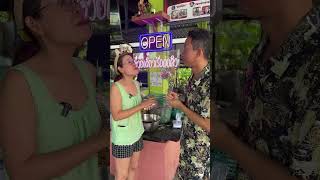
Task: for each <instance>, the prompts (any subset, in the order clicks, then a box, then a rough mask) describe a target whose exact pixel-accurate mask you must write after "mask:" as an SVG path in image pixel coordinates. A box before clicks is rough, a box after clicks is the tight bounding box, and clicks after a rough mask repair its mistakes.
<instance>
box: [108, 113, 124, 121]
mask: <svg viewBox="0 0 320 180" xmlns="http://www.w3.org/2000/svg"><path fill="white" fill-rule="evenodd" d="M111 115H112V119H113V120H114V121H119V120H122V119H123V118H122V117H121V114H120V112H117V113H112V114H111Z"/></svg>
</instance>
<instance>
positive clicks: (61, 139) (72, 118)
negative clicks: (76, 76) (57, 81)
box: [8, 60, 101, 180]
mask: <svg viewBox="0 0 320 180" xmlns="http://www.w3.org/2000/svg"><path fill="white" fill-rule="evenodd" d="M74 64H75V65H76V67H77V68H78V70H79V71H80V74H81V78H82V80H83V81H84V83H85V86H86V88H87V92H88V93H89V94H88V95H89V97H88V99H87V101H86V103H85V105H84V106H83V107H82V108H81V109H80V110H76V111H72V110H71V111H70V112H69V114H68V116H66V117H64V116H62V115H61V111H62V109H63V107H62V106H61V105H60V104H59V102H57V101H56V100H55V99H54V98H53V97H52V96H51V95H50V94H49V91H48V89H47V87H46V86H45V84H44V82H43V81H42V80H41V79H40V77H39V76H38V75H37V74H36V73H35V72H33V71H32V70H31V69H30V68H28V67H26V66H23V65H18V66H15V67H13V69H15V70H17V71H20V72H22V73H23V75H24V77H25V79H26V80H27V82H28V85H29V87H30V90H31V93H32V96H33V100H34V103H35V106H36V111H37V112H36V113H37V145H38V147H37V153H39V154H44V153H50V152H53V151H58V150H62V149H64V148H68V147H70V146H72V145H76V144H79V143H81V142H82V141H84V140H86V139H87V138H88V137H90V136H91V135H93V134H95V133H97V132H98V131H99V129H100V126H101V118H100V113H99V110H98V107H97V104H96V96H95V93H96V91H95V88H94V85H93V82H92V81H91V78H90V76H91V75H90V73H89V70H88V69H87V67H86V64H85V62H83V61H82V60H74ZM8 179H9V178H8ZM88 179H90V180H100V179H101V177H100V172H99V167H98V154H96V155H93V156H92V157H91V158H89V159H88V160H86V161H84V162H83V163H81V164H80V165H78V166H76V167H74V168H73V169H72V170H70V171H69V172H67V173H66V174H65V175H63V176H61V177H57V178H54V179H53V180H88Z"/></svg>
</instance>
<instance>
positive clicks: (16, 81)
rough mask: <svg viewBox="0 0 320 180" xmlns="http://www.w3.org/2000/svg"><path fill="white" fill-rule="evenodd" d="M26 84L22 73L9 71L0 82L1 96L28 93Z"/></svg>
mask: <svg viewBox="0 0 320 180" xmlns="http://www.w3.org/2000/svg"><path fill="white" fill-rule="evenodd" d="M28 89H29V88H28V83H27V80H26V79H25V77H24V75H23V73H22V72H19V71H17V70H14V69H10V70H9V71H8V72H7V73H6V75H5V77H4V79H3V80H2V82H1V94H3V93H9V94H14V93H17V92H21V91H28Z"/></svg>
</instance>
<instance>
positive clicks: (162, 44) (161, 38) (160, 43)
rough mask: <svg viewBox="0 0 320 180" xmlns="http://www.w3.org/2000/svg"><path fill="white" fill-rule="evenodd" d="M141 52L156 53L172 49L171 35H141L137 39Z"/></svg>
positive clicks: (161, 33) (164, 33)
mask: <svg viewBox="0 0 320 180" xmlns="http://www.w3.org/2000/svg"><path fill="white" fill-rule="evenodd" d="M139 42H140V51H141V52H158V51H168V50H171V49H172V33H171V32H160V33H152V34H142V35H140V37H139Z"/></svg>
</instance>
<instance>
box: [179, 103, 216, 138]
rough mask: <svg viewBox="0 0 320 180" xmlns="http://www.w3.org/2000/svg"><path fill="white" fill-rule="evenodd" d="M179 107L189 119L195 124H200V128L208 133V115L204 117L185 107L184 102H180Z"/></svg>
mask: <svg viewBox="0 0 320 180" xmlns="http://www.w3.org/2000/svg"><path fill="white" fill-rule="evenodd" d="M179 109H180V110H181V111H182V112H184V113H185V115H186V116H187V117H188V119H189V120H191V121H193V122H194V123H195V124H196V125H198V126H200V127H201V128H202V129H204V130H205V131H207V132H208V133H210V117H208V118H204V117H202V116H200V115H198V114H197V113H195V112H194V111H192V110H191V109H189V108H187V107H186V106H185V105H184V104H181V107H180V108H179Z"/></svg>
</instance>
